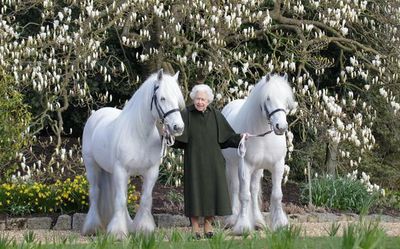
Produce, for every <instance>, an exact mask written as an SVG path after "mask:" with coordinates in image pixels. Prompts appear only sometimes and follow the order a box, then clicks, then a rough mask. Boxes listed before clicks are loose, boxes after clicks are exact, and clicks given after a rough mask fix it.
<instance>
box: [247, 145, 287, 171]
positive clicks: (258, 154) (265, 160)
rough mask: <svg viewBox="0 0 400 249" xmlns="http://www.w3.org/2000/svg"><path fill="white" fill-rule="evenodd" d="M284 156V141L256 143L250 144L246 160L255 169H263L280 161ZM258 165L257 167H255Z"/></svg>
mask: <svg viewBox="0 0 400 249" xmlns="http://www.w3.org/2000/svg"><path fill="white" fill-rule="evenodd" d="M285 155H286V143H285V140H277V141H272V142H271V141H257V142H254V143H250V144H249V146H248V149H247V152H246V158H247V160H248V161H249V162H250V163H251V164H252V165H254V166H256V167H261V168H265V166H266V165H273V164H275V163H276V162H277V161H280V160H282V159H283V158H284V157H285ZM257 165H258V166H257Z"/></svg>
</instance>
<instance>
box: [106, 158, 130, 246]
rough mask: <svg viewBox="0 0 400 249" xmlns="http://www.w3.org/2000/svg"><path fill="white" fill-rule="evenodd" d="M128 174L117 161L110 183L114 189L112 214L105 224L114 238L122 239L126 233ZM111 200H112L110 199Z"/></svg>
mask: <svg viewBox="0 0 400 249" xmlns="http://www.w3.org/2000/svg"><path fill="white" fill-rule="evenodd" d="M128 179H129V175H128V173H127V172H126V170H125V169H124V168H122V167H121V166H120V164H119V163H118V162H117V163H116V164H115V166H114V171H113V174H112V183H111V185H112V186H113V188H114V190H115V191H113V193H115V194H114V203H113V204H114V215H113V217H112V219H111V222H110V223H109V224H108V226H107V232H108V233H109V234H111V235H113V236H115V238H116V239H123V238H125V237H126V236H127V234H128V226H127V217H126V215H127V212H126V209H127V206H126V205H127V191H128ZM110 201H111V202H112V200H110Z"/></svg>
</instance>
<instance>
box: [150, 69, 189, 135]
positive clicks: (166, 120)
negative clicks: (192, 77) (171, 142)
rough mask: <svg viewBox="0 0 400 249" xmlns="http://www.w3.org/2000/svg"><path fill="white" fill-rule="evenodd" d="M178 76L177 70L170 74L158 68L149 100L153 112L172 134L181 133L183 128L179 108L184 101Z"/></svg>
mask: <svg viewBox="0 0 400 249" xmlns="http://www.w3.org/2000/svg"><path fill="white" fill-rule="evenodd" d="M178 76H179V72H178V73H176V74H175V75H173V76H171V75H169V74H165V73H164V72H163V70H162V69H160V70H159V71H158V72H157V77H156V82H155V83H154V91H153V97H152V101H151V109H152V110H153V113H154V114H155V115H156V116H157V119H159V120H160V121H161V122H162V123H163V124H164V125H165V126H166V128H167V129H168V132H169V134H171V135H173V136H179V135H181V134H182V132H183V129H184V123H183V120H182V116H181V114H180V109H182V108H183V107H184V105H185V102H184V99H183V95H182V91H181V89H180V88H179V85H178ZM153 106H154V108H153Z"/></svg>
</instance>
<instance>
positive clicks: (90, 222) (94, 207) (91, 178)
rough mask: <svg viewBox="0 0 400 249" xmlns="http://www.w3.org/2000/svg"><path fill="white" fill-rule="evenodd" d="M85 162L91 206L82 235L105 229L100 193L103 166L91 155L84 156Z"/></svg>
mask: <svg viewBox="0 0 400 249" xmlns="http://www.w3.org/2000/svg"><path fill="white" fill-rule="evenodd" d="M84 158H85V159H84V162H85V166H86V177H87V179H88V182H89V201H90V207H89V211H88V213H87V215H86V218H85V223H84V224H83V227H82V235H93V234H95V233H96V232H97V230H103V229H104V224H102V222H101V219H100V215H101V214H99V206H98V205H99V201H100V200H99V195H100V186H99V178H100V173H101V168H100V167H99V166H98V165H97V164H96V162H95V161H94V160H93V159H92V158H91V157H85V156H84Z"/></svg>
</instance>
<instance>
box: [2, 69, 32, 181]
mask: <svg viewBox="0 0 400 249" xmlns="http://www.w3.org/2000/svg"><path fill="white" fill-rule="evenodd" d="M14 85H15V84H14V82H13V80H12V78H11V77H9V76H8V75H6V74H5V72H4V71H3V70H2V69H1V68H0V151H1V153H0V176H2V177H8V176H9V174H10V173H11V172H12V171H13V170H14V169H15V168H16V167H17V165H16V164H15V163H14V164H13V162H14V160H13V159H14V158H15V157H16V154H17V153H18V152H19V151H20V149H21V148H23V147H24V146H25V145H27V144H28V143H29V136H28V134H27V133H26V132H27V128H28V125H29V123H30V120H31V114H30V112H29V111H28V106H27V105H25V104H24V103H23V95H22V94H21V93H19V92H18V91H16V90H15V89H14Z"/></svg>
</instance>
